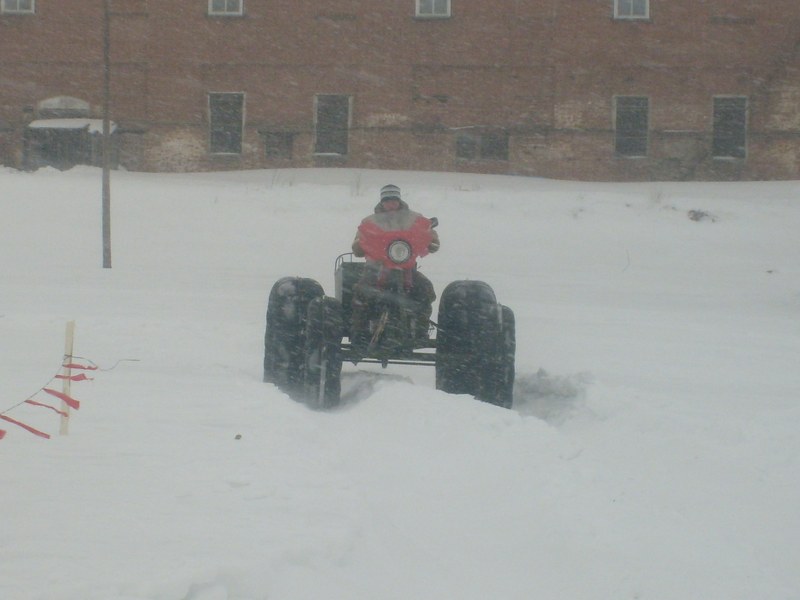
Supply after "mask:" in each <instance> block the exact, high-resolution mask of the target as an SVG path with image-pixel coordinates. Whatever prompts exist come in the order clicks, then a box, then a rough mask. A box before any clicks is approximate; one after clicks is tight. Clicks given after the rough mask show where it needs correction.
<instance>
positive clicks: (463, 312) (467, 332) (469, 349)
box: [436, 281, 516, 408]
mask: <svg viewBox="0 0 800 600" xmlns="http://www.w3.org/2000/svg"><path fill="white" fill-rule="evenodd" d="M515 335H516V334H515V322H514V313H513V312H512V311H511V309H510V308H508V307H507V306H503V305H501V304H498V303H497V300H496V298H495V294H494V291H493V290H492V288H491V287H490V286H489V285H488V284H486V283H484V282H482V281H454V282H453V283H451V284H450V285H448V286H447V287H446V288H445V290H444V292H443V293H442V299H441V301H440V303H439V317H438V333H437V338H436V339H437V342H436V345H437V350H436V388H437V389H440V390H442V391H445V392H448V393H452V394H469V395H472V396H475V397H476V398H477V399H479V400H482V401H484V402H489V403H491V404H495V405H497V406H502V407H504V408H511V404H512V401H513V393H514V355H515V351H516V338H515Z"/></svg>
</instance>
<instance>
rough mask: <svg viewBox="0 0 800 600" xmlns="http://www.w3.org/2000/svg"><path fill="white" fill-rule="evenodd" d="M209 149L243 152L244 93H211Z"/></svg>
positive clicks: (217, 152) (232, 152)
mask: <svg viewBox="0 0 800 600" xmlns="http://www.w3.org/2000/svg"><path fill="white" fill-rule="evenodd" d="M208 108H209V139H210V143H209V149H210V151H211V153H212V154H241V152H242V131H243V128H244V94H209V95H208Z"/></svg>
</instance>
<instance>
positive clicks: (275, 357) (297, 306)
mask: <svg viewBox="0 0 800 600" xmlns="http://www.w3.org/2000/svg"><path fill="white" fill-rule="evenodd" d="M323 294H324V292H323V290H322V286H321V285H320V284H319V283H317V282H316V281H314V280H313V279H307V278H303V277H284V278H282V279H279V280H278V281H276V282H275V285H273V286H272V290H271V291H270V294H269V300H268V302H267V328H266V331H265V332H264V381H265V382H267V383H274V384H275V385H277V386H278V387H279V388H280V389H281V390H283V391H284V392H286V393H287V394H289V395H290V396H292V397H297V396H299V394H300V392H301V390H302V387H303V360H304V352H305V327H306V317H307V314H308V305H309V303H310V302H311V301H312V300H313V299H314V298H319V297H321V296H322V295H323Z"/></svg>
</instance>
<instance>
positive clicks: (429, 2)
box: [416, 0, 450, 17]
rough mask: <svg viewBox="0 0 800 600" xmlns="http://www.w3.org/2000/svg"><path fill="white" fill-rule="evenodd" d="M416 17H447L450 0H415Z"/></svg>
mask: <svg viewBox="0 0 800 600" xmlns="http://www.w3.org/2000/svg"><path fill="white" fill-rule="evenodd" d="M416 3H417V16H418V17H449V16H450V0H416Z"/></svg>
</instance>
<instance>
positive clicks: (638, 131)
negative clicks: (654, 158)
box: [614, 96, 650, 156]
mask: <svg viewBox="0 0 800 600" xmlns="http://www.w3.org/2000/svg"><path fill="white" fill-rule="evenodd" d="M649 112H650V101H649V100H648V99H647V98H645V97H643V96H617V97H616V98H615V99H614V150H615V151H616V153H617V154H619V155H620V156H647V132H648V129H649V126H648V122H649V114H648V113H649Z"/></svg>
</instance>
